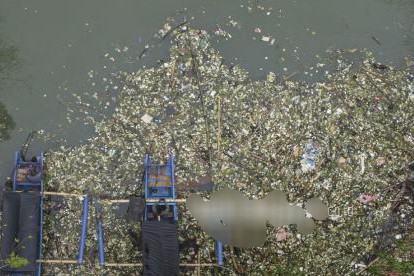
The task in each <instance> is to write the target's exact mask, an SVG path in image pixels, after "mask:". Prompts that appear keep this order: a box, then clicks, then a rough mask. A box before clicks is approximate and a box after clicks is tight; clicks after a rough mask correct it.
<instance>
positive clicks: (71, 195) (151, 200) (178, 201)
mask: <svg viewBox="0 0 414 276" xmlns="http://www.w3.org/2000/svg"><path fill="white" fill-rule="evenodd" d="M15 192H18V193H21V192H23V191H15ZM42 195H43V196H48V195H55V196H63V197H84V196H85V195H86V194H72V193H63V192H46V191H45V192H43V193H42ZM164 200H165V202H177V203H185V202H186V199H185V198H179V199H167V198H165V199H164ZM145 201H146V202H159V201H160V199H146V200H145ZM109 202H110V203H128V202H129V199H111V200H109Z"/></svg>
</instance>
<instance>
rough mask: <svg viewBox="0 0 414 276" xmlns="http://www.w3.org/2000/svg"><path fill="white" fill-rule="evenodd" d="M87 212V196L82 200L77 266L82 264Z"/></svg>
mask: <svg viewBox="0 0 414 276" xmlns="http://www.w3.org/2000/svg"><path fill="white" fill-rule="evenodd" d="M88 210H89V197H88V195H85V196H84V198H83V213H82V229H81V234H80V244H79V254H78V264H82V263H83V254H84V253H85V241H86V232H87V230H88Z"/></svg>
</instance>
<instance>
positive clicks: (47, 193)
mask: <svg viewBox="0 0 414 276" xmlns="http://www.w3.org/2000/svg"><path fill="white" fill-rule="evenodd" d="M43 195H55V196H67V197H71V196H73V197H83V196H85V195H82V194H72V193H61V192H43Z"/></svg>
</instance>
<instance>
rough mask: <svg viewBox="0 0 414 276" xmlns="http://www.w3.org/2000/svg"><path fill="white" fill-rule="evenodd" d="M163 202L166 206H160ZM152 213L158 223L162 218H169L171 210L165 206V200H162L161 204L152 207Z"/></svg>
mask: <svg viewBox="0 0 414 276" xmlns="http://www.w3.org/2000/svg"><path fill="white" fill-rule="evenodd" d="M161 202H164V204H160V203H161ZM152 213H153V215H154V217H155V218H157V219H158V221H161V218H163V217H165V216H167V215H168V213H169V208H168V206H167V205H166V204H165V200H160V202H157V203H155V204H154V205H152Z"/></svg>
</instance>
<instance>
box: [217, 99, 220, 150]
mask: <svg viewBox="0 0 414 276" xmlns="http://www.w3.org/2000/svg"><path fill="white" fill-rule="evenodd" d="M217 98H218V104H217V105H218V107H217V108H218V110H217V128H218V131H217V155H218V157H219V158H220V156H221V154H220V150H221V97H220V96H218V97H217Z"/></svg>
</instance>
